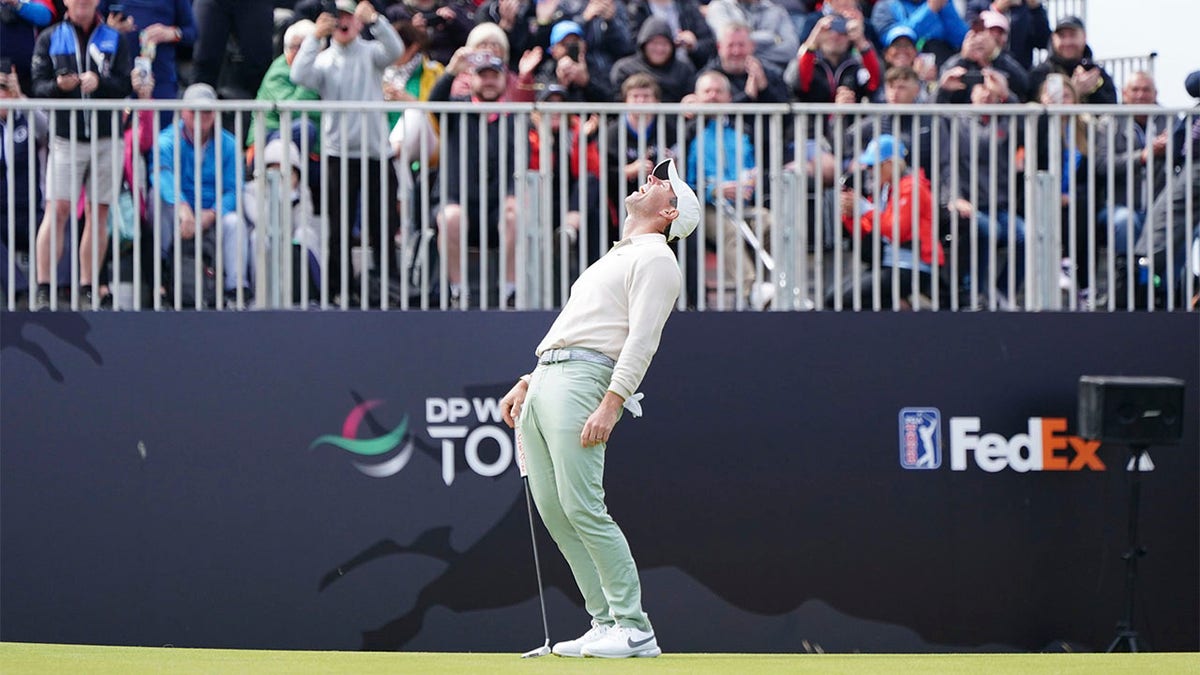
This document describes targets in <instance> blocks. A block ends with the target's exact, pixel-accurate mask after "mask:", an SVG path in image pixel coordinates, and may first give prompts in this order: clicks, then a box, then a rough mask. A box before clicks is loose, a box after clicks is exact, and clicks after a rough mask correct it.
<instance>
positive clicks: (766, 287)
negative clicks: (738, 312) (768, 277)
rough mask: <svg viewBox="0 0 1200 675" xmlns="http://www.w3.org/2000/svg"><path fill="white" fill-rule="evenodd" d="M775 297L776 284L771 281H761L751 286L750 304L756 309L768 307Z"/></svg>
mask: <svg viewBox="0 0 1200 675" xmlns="http://www.w3.org/2000/svg"><path fill="white" fill-rule="evenodd" d="M774 299H775V284H773V283H771V282H769V281H761V282H759V283H756V284H754V286H752V287H751V288H750V306H751V307H753V308H754V310H755V311H759V312H761V311H762V310H764V309H766V308H767V307H768V306H769V305H770V304H771V301H772V300H774Z"/></svg>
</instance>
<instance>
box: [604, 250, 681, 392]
mask: <svg viewBox="0 0 1200 675" xmlns="http://www.w3.org/2000/svg"><path fill="white" fill-rule="evenodd" d="M682 283H683V282H682V281H681V279H680V272H679V265H678V264H677V263H676V262H675V259H674V258H673V257H668V256H662V257H656V258H653V259H651V260H648V261H646V262H645V263H643V264H640V265H638V266H637V268H635V269H634V271H633V278H632V280H631V281H630V284H629V286H630V290H629V335H628V337H626V338H625V344H624V345H623V346H622V347H621V354H620V356H619V357H618V358H617V365H616V367H615V368H613V374H612V380H611V381H610V382H609V385H608V390H609V391H610V392H612V393H614V394H616V395H618V396H620V397H621V399H622V400H624V399H627V398H629V397H630V396H632V395H633V393H634V392H636V391H637V388H638V386H639V385H641V383H642V378H643V377H645V375H646V370H647V369H648V368H649V367H650V359H651V358H653V357H654V352H656V351H657V350H658V341H659V339H660V338H661V337H662V329H663V326H664V325H665V324H666V323H667V317H668V316H670V314H671V310H672V309H673V308H674V307H675V301H676V300H677V299H678V298H679V289H680V286H682Z"/></svg>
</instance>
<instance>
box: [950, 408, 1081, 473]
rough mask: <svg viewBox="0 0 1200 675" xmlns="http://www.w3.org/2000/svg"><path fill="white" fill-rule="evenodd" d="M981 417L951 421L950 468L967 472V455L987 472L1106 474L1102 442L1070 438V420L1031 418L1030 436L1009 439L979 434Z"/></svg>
mask: <svg viewBox="0 0 1200 675" xmlns="http://www.w3.org/2000/svg"><path fill="white" fill-rule="evenodd" d="M979 429H980V425H979V418H978V417H952V418H950V468H951V469H952V470H954V471H966V470H967V453H971V454H972V455H974V457H975V464H976V465H977V466H978V467H979V468H980V469H983V470H984V471H987V472H989V473H995V472H997V471H1003V470H1004V469H1006V468H1009V469H1012V470H1013V471H1020V472H1022V473H1024V472H1026V471H1082V470H1084V469H1089V470H1091V471H1104V470H1105V467H1104V462H1102V461H1100V458H1099V457H1097V456H1096V451H1097V450H1099V449H1100V441H1086V440H1084V439H1082V438H1079V437H1077V436H1068V435H1067V434H1066V431H1067V420H1066V419H1064V418H1061V417H1045V418H1043V417H1031V418H1029V426H1028V430H1027V432H1026V433H1023V434H1016V435H1015V436H1013V437H1012V438H1005V437H1003V436H1001V435H1000V434H990V433H989V434H982V435H980V433H979Z"/></svg>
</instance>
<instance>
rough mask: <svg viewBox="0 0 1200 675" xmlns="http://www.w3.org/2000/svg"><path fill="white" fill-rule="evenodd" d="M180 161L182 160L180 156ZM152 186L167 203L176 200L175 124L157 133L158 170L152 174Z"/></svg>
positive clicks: (172, 202)
mask: <svg viewBox="0 0 1200 675" xmlns="http://www.w3.org/2000/svg"><path fill="white" fill-rule="evenodd" d="M180 161H183V158H182V156H181V157H180ZM151 175H152V176H153V182H154V187H155V188H156V189H157V191H158V196H159V198H160V199H162V200H163V201H164V202H166V203H167V204H174V203H175V202H176V201H177V197H176V195H175V125H171V126H169V127H167V128H166V129H163V130H162V131H160V132H159V134H158V170H157V171H155V172H154V173H153V174H151Z"/></svg>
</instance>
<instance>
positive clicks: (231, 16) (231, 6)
mask: <svg viewBox="0 0 1200 675" xmlns="http://www.w3.org/2000/svg"><path fill="white" fill-rule="evenodd" d="M192 11H193V12H194V13H195V16H196V29H197V37H196V45H195V48H194V50H193V52H192V59H193V60H194V61H195V64H196V81H197V82H204V83H206V84H210V85H212V87H213V88H214V89H217V88H219V87H220V79H221V64H222V62H224V60H225V53H226V51H228V50H227V48H226V47H227V45H228V43H229V35H230V33H232V34H233V35H234V36H236V37H237V40H238V48H239V49H240V50H241V52H242V58H244V59H245V63H244V68H245V72H243V73H240V74H239V76H238V78H237V83H238V84H239V85H240V87H241V88H243V89H246V90H248V91H249V92H250V95H251V96H253V95H254V93H255V92H257V91H258V86H259V84H261V83H262V78H263V75H265V74H266V72H267V68H269V67H270V65H271V59H272V58H273V56H272V53H271V37H270V36H271V34H272V32H273V31H274V29H275V23H274V11H275V3H274V2H273V1H272V0H195V2H194V3H193V4H192Z"/></svg>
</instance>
